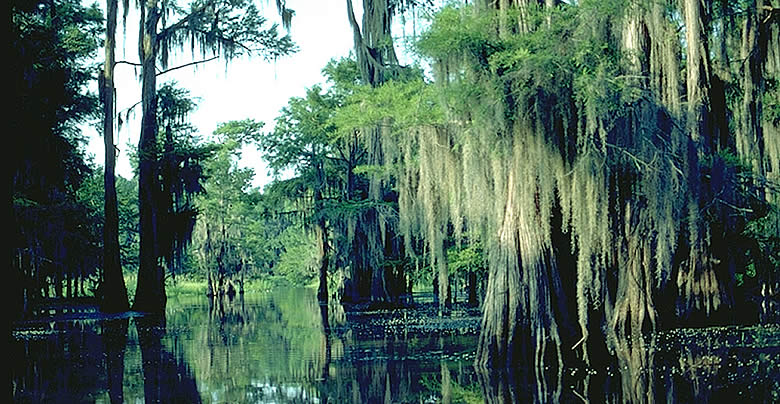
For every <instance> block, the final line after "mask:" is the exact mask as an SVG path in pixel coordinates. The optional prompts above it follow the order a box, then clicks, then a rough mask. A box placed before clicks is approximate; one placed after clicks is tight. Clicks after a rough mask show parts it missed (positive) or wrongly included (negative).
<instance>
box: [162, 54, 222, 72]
mask: <svg viewBox="0 0 780 404" xmlns="http://www.w3.org/2000/svg"><path fill="white" fill-rule="evenodd" d="M217 59H219V56H213V57H211V58H208V59H203V60H198V61H195V62H190V63H185V64H183V65H181V66H176V67H172V68H170V69H168V70H163V71H161V72H159V73H157V75H158V76H162V75H163V74H165V73H169V72H172V71H174V70H178V69H183V68H185V67H189V66H194V65H198V64H201V63H206V62H211V61H212V60H217Z"/></svg>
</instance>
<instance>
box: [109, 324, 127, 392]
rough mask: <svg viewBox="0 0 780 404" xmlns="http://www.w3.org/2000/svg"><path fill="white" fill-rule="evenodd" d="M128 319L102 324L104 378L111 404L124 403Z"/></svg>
mask: <svg viewBox="0 0 780 404" xmlns="http://www.w3.org/2000/svg"><path fill="white" fill-rule="evenodd" d="M129 322H130V319H128V318H120V319H112V320H106V321H104V322H103V346H104V349H105V352H106V376H107V379H108V396H109V399H110V400H111V404H118V403H124V401H125V395H124V379H125V350H126V348H127V326H128V323H129Z"/></svg>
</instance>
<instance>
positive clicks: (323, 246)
mask: <svg viewBox="0 0 780 404" xmlns="http://www.w3.org/2000/svg"><path fill="white" fill-rule="evenodd" d="M317 194H319V192H317ZM314 232H315V234H316V237H317V245H318V247H319V254H320V268H319V277H320V284H319V288H318V289H317V300H319V301H320V303H321V304H327V303H328V264H329V261H330V259H329V257H328V254H329V253H328V249H329V247H328V231H327V227H326V225H325V218H324V217H320V218H319V219H318V220H317V227H316V229H315V230H314Z"/></svg>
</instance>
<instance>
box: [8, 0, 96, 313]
mask: <svg viewBox="0 0 780 404" xmlns="http://www.w3.org/2000/svg"><path fill="white" fill-rule="evenodd" d="M8 10H9V12H10V13H9V19H8V22H10V27H9V33H10V34H11V36H10V37H9V38H6V40H7V41H9V43H10V46H11V49H12V53H11V54H10V55H9V58H10V59H11V60H12V62H9V63H11V64H13V65H14V68H11V69H10V71H11V72H12V74H15V75H14V76H13V77H11V78H9V82H11V87H12V91H13V93H12V97H13V99H14V106H15V108H14V109H13V110H14V111H15V112H12V115H13V116H11V127H12V128H13V129H12V131H15V132H14V141H13V144H14V150H13V153H12V154H13V156H11V163H10V167H9V174H10V175H9V179H10V180H11V181H10V183H9V185H10V187H11V188H10V189H9V190H10V195H9V200H10V201H12V202H11V208H12V209H13V217H12V219H11V223H12V225H11V232H10V234H11V241H10V243H11V248H12V251H13V252H14V257H15V258H16V259H15V260H14V261H13V263H14V265H13V267H12V270H13V271H16V272H17V275H18V279H19V280H20V281H21V282H22V283H21V284H20V285H21V286H23V287H24V292H23V293H22V294H20V295H18V296H26V297H22V299H25V300H26V301H27V302H29V301H31V300H34V299H36V298H39V297H41V296H44V295H50V294H51V293H54V294H55V295H56V296H58V297H61V296H63V295H64V294H65V292H67V293H69V294H70V295H71V296H75V295H77V294H81V293H89V290H88V289H90V287H91V286H90V285H85V289H87V290H81V289H82V288H81V284H83V283H84V281H87V283H89V280H94V279H96V278H97V275H98V268H99V266H100V261H101V259H102V257H101V255H100V249H99V247H100V240H101V234H100V229H101V225H102V220H101V217H100V213H101V212H102V206H100V204H97V203H95V202H96V201H95V200H94V197H95V195H96V192H97V190H98V189H99V188H100V186H99V183H97V182H93V181H92V177H93V168H92V167H90V165H89V163H88V161H87V158H86V157H85V155H84V150H83V135H82V133H81V129H80V125H82V124H84V123H85V122H86V120H87V119H89V118H92V117H95V116H96V115H97V113H98V111H99V109H98V108H97V107H98V103H97V101H98V99H97V96H96V95H95V94H94V93H92V92H90V91H89V82H90V80H91V79H92V74H93V72H94V70H93V68H94V66H92V63H94V60H93V58H94V57H95V55H96V50H97V49H98V45H99V43H100V42H99V41H100V37H99V35H100V32H101V27H102V24H101V23H102V17H101V12H100V10H99V9H98V7H97V5H92V6H87V5H85V4H82V2H79V1H75V0H63V1H56V2H53V1H52V2H48V1H29V2H21V3H20V2H13V3H12V4H11V5H10V7H9V8H8ZM66 280H70V281H73V282H70V283H68V284H67V286H66V288H67V290H65V291H63V282H64V281H66ZM49 284H53V285H54V290H53V291H52V290H50V287H49ZM71 286H72V287H71ZM74 289H75V290H74ZM14 300H15V298H14ZM14 303H21V302H17V301H14ZM19 307H20V308H21V306H19ZM18 314H22V313H18ZM14 315H17V313H15V314H14Z"/></svg>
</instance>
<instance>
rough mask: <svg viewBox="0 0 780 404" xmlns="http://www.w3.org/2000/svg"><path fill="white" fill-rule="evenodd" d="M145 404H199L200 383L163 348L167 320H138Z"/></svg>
mask: <svg viewBox="0 0 780 404" xmlns="http://www.w3.org/2000/svg"><path fill="white" fill-rule="evenodd" d="M135 325H136V328H137V330H138V342H139V345H140V347H141V360H142V364H143V365H142V366H143V377H144V400H145V402H146V403H200V402H201V399H200V394H199V392H198V387H197V383H195V379H194V378H193V377H192V372H191V371H190V368H189V366H188V365H187V363H186V362H185V361H184V360H183V359H182V358H181V357H180V356H176V355H174V354H172V353H171V352H169V351H168V350H167V349H166V348H164V347H163V343H162V339H163V337H164V336H165V330H166V328H165V317H163V316H148V317H141V318H138V319H136V323H135ZM174 346H177V344H174Z"/></svg>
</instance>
